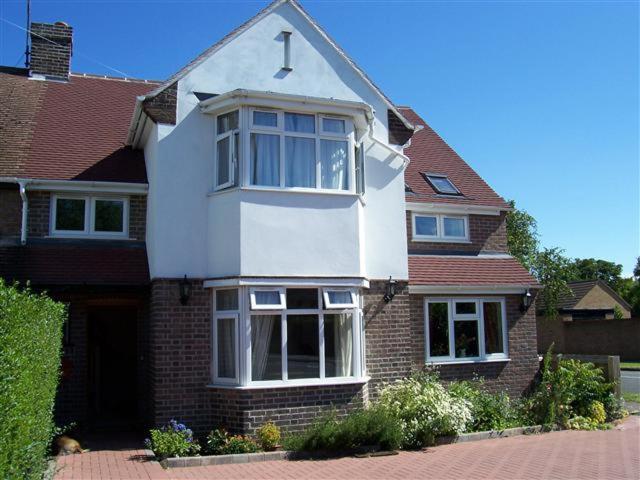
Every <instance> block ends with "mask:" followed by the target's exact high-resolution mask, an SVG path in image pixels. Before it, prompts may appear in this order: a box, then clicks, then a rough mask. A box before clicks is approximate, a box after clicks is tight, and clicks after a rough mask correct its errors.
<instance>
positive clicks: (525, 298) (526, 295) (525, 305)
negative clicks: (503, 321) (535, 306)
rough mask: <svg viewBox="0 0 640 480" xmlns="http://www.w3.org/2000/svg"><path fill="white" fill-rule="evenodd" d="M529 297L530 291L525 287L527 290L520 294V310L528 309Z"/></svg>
mask: <svg viewBox="0 0 640 480" xmlns="http://www.w3.org/2000/svg"><path fill="white" fill-rule="evenodd" d="M531 299H532V297H531V292H530V291H529V289H528V288H527V290H526V291H525V292H524V295H523V296H522V305H520V311H521V312H526V311H527V310H529V307H530V306H531Z"/></svg>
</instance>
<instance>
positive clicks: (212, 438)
mask: <svg viewBox="0 0 640 480" xmlns="http://www.w3.org/2000/svg"><path fill="white" fill-rule="evenodd" d="M228 438H229V434H228V433H227V431H226V430H225V429H224V428H216V429H215V430H211V431H210V432H209V434H208V435H207V442H206V451H207V453H208V454H210V455H222V453H223V451H224V446H225V445H226V444H227V439H228Z"/></svg>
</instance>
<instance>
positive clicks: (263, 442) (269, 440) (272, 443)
mask: <svg viewBox="0 0 640 480" xmlns="http://www.w3.org/2000/svg"><path fill="white" fill-rule="evenodd" d="M256 436H257V437H258V441H259V442H260V446H261V447H262V449H263V450H264V451H266V452H271V451H273V450H275V449H276V447H277V446H278V443H280V429H279V428H278V426H277V425H276V424H275V423H273V422H267V423H265V424H264V425H262V426H261V427H260V428H259V429H258V431H257V432H256Z"/></svg>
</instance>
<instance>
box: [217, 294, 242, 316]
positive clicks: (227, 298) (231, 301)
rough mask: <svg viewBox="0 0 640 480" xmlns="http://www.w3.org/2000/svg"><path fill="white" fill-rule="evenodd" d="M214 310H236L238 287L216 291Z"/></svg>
mask: <svg viewBox="0 0 640 480" xmlns="http://www.w3.org/2000/svg"><path fill="white" fill-rule="evenodd" d="M216 310H217V311H218V312H224V311H227V312H228V311H235V310H238V289H237V288H230V289H225V290H217V291H216Z"/></svg>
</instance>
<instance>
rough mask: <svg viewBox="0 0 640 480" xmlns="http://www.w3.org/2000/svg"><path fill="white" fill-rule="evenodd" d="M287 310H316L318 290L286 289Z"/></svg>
mask: <svg viewBox="0 0 640 480" xmlns="http://www.w3.org/2000/svg"><path fill="white" fill-rule="evenodd" d="M287 308H289V309H294V310H295V309H298V310H299V309H302V308H318V289H317V288H287Z"/></svg>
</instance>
